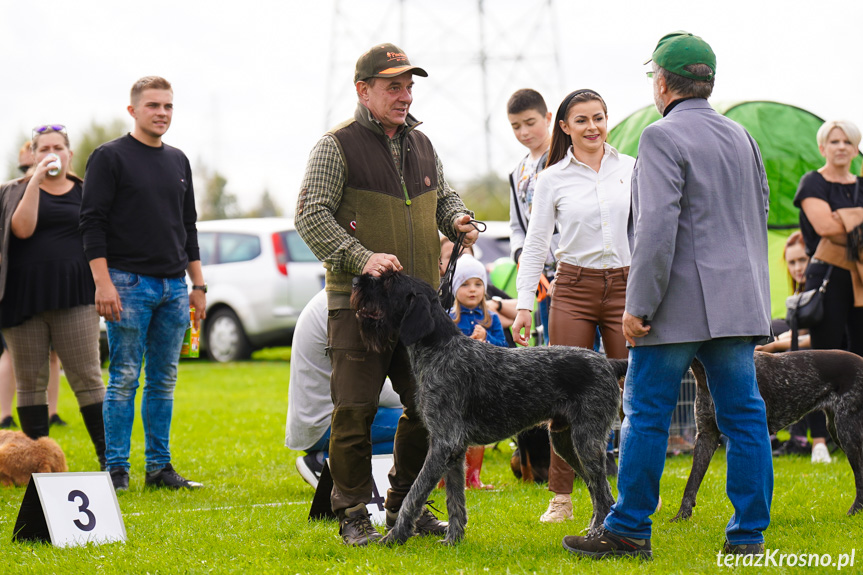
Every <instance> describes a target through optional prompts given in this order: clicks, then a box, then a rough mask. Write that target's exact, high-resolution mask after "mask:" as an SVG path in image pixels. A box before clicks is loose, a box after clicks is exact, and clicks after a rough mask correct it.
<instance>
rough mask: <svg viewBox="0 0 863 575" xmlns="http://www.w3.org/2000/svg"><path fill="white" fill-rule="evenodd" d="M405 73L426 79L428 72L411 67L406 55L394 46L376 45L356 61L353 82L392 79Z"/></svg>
mask: <svg viewBox="0 0 863 575" xmlns="http://www.w3.org/2000/svg"><path fill="white" fill-rule="evenodd" d="M405 72H412V73H413V74H416V75H417V76H422V77H424V78H425V77H428V72H426V71H425V70H423V69H422V68H420V67H419V66H411V63H410V60H408V57H407V54H405V53H404V52H403V51H402V49H401V48H399V47H398V46H396V45H395V44H378V45H376V46H372V47H371V48H369V49H368V51H367V52H366V53H365V54H363V55H362V56H360V59H359V60H357V69H356V71H355V72H354V82H359V81H360V80H367V79H368V78H392V77H394V76H398V75H399V74H404V73H405Z"/></svg>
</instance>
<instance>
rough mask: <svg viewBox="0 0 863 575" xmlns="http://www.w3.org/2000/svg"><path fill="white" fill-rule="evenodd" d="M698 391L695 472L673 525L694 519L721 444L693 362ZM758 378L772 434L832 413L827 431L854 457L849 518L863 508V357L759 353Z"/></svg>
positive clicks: (814, 352) (701, 369)
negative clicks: (701, 490)
mask: <svg viewBox="0 0 863 575" xmlns="http://www.w3.org/2000/svg"><path fill="white" fill-rule="evenodd" d="M692 372H693V373H694V374H695V381H696V384H697V387H696V392H695V424H696V427H697V429H698V433H697V434H696V436H695V450H694V452H693V456H692V471H691V472H690V474H689V479H688V480H687V482H686V489H685V490H684V492H683V501H682V502H681V504H680V510H679V511H678V512H677V515H676V516H675V517H674V519H672V521H677V520H680V519H688V518H689V517H690V516H692V508H693V507H695V496H696V494H697V493H698V488H699V486H700V485H701V481H702V479H704V474H705V473H706V472H707V467H708V466H709V465H710V460H711V458H712V457H713V453H714V452H715V451H716V448H717V447H718V446H719V434H720V430H719V428H718V427H717V426H716V416H715V413H714V407H713V399H712V398H711V397H710V391H709V390H708V388H707V374H706V373H705V372H704V366H702V365H701V363H699V362H698V360H696V361H695V362H693V364H692ZM755 377H756V379H757V380H758V390H759V391H760V392H761V397H762V398H764V404H765V406H766V407H767V428H768V429H769V430H770V433H776V432H777V431H779V430H780V429H783V428H785V427H786V426H788V425H790V424H792V423H794V422H795V421H799V420H800V419H801V418H802V417H803V416H804V415H806V414H807V413H809V412H811V411H815V410H816V409H823V410H824V413H825V414H826V415H827V429H828V430H829V431H830V435H831V436H832V437H833V441H835V442H836V445H838V446H840V447H841V448H842V449H843V450H844V451H845V455H846V456H847V457H848V463H849V464H850V465H851V470H852V471H853V472H854V483H855V486H856V495H855V497H854V502H853V503H852V504H851V508H850V509H849V510H848V515H854V514H855V513H857V512H858V511H860V510H863V358H861V357H859V356H857V355H855V354H853V353H848V352H847V351H839V350H805V351H792V352H786V353H777V354H772V353H762V352H755Z"/></svg>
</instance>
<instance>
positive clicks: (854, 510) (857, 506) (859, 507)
mask: <svg viewBox="0 0 863 575" xmlns="http://www.w3.org/2000/svg"><path fill="white" fill-rule="evenodd" d="M861 511H863V503H860V502H859V501H855V502H854V505H852V506H851V509H849V510H848V515H857V514H858V513H859V512H861Z"/></svg>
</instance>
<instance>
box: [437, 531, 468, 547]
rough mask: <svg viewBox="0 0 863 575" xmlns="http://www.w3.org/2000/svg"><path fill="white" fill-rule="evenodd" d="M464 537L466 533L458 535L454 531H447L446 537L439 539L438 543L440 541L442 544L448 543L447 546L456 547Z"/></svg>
mask: <svg viewBox="0 0 863 575" xmlns="http://www.w3.org/2000/svg"><path fill="white" fill-rule="evenodd" d="M462 539H464V533H461V534H460V535H456V534H454V533H449V532H447V534H446V537H444V538H443V539H441V540H440V541H438V543H440V544H441V545H446V546H447V547H454V546H456V545H458V544H459V543H460V542H461V540H462Z"/></svg>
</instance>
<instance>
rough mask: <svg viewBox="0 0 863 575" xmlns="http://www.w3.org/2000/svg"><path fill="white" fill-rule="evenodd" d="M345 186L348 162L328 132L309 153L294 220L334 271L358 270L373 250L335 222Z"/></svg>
mask: <svg viewBox="0 0 863 575" xmlns="http://www.w3.org/2000/svg"><path fill="white" fill-rule="evenodd" d="M344 187H345V165H344V163H343V162H342V158H341V155H340V154H339V150H338V146H337V144H336V142H335V140H334V139H333V137H332V136H330V135H325V136H324V137H323V138H321V139H320V140H319V141H318V143H317V145H315V147H314V149H313V150H312V153H311V154H310V155H309V161H308V163H307V164H306V174H305V176H304V177H303V184H302V187H301V188H300V195H299V197H298V198H297V209H296V216H295V218H294V223H295V224H296V226H297V232H298V233H299V234H300V236H301V237H302V238H303V241H305V242H306V244H307V245H308V246H309V249H311V250H312V253H314V254H315V256H316V257H317V258H318V259H319V260H321V261H322V262H326V263H327V264H329V266H330V269H332V271H334V272H344V271H346V272H351V273H355V274H359V273H361V272H362V270H363V267H364V266H365V265H366V262H368V261H369V258H371V257H372V252H371V251H369V250H367V249H366V248H365V247H363V245H362V244H360V242H358V241H357V240H356V238H354V237H352V236H351V235H350V234H348V232H347V231H345V229H344V228H343V227H341V226H340V225H339V224H338V222H336V218H335V213H336V210H338V208H339V204H340V203H341V201H342V192H343V190H344Z"/></svg>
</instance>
